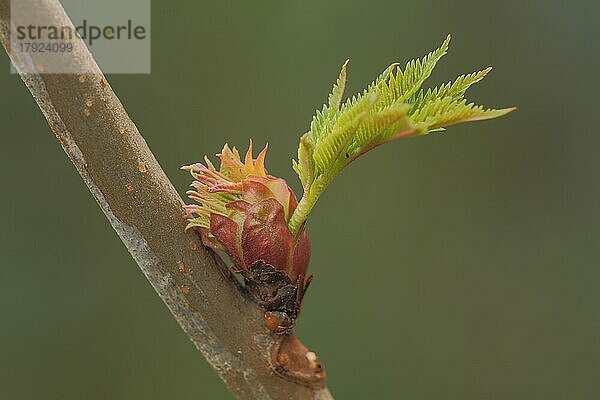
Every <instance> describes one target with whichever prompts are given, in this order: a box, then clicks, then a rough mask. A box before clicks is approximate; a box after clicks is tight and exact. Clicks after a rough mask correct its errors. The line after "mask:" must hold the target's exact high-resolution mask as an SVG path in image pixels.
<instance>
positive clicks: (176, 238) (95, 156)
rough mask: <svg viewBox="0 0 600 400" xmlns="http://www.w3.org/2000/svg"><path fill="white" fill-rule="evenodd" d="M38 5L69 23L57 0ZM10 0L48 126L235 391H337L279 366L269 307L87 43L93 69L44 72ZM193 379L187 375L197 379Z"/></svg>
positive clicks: (294, 394) (81, 55)
mask: <svg viewBox="0 0 600 400" xmlns="http://www.w3.org/2000/svg"><path fill="white" fill-rule="evenodd" d="M38 7H39V9H38V10H39V12H44V13H47V15H49V16H52V18H53V20H54V22H55V23H56V26H72V23H71V21H70V19H69V17H68V16H67V15H66V13H65V12H64V10H63V8H62V6H61V4H60V3H59V1H57V0H40V1H39V2H38ZM9 27H10V1H9V0H0V40H1V41H2V44H3V46H4V47H5V48H6V50H7V53H8V54H9V56H10V58H11V60H12V62H13V64H14V66H15V67H16V69H17V71H19V73H20V74H21V78H22V79H23V81H24V82H25V85H26V86H27V88H28V89H29V91H30V92H31V94H32V95H33V97H34V98H35V100H36V102H37V103H38V105H39V107H40V109H41V110H42V112H43V114H44V116H45V117H46V119H47V120H48V124H49V125H50V128H51V129H52V131H53V132H54V134H55V135H56V137H57V139H58V140H59V141H60V144H61V145H62V147H63V149H64V150H65V152H66V153H67V155H68V156H69V158H70V159H71V161H72V162H73V164H74V165H75V167H76V168H77V171H78V172H79V174H80V175H81V177H82V178H83V180H84V182H85V184H86V185H87V186H88V188H89V189H90V191H91V193H92V195H93V196H94V198H95V199H96V201H97V202H98V205H99V206H100V207H101V208H102V211H103V212H104V214H105V215H106V217H107V219H108V220H109V222H110V224H111V225H112V227H113V228H114V229H115V231H116V232H117V234H118V235H119V237H120V238H121V240H122V241H123V243H124V244H125V246H127V249H128V250H129V252H130V253H131V255H132V257H133V258H134V260H135V261H136V263H137V264H138V265H139V267H140V268H141V270H142V271H143V273H144V274H145V275H146V277H147V278H148V280H149V281H150V283H151V284H152V286H153V287H154V289H155V290H156V292H157V293H158V295H159V296H160V297H161V298H162V299H163V301H164V302H165V304H166V305H167V307H168V308H169V310H170V311H171V313H172V314H173V316H174V317H175V319H176V320H177V321H178V322H179V324H180V326H181V328H182V329H183V330H184V331H185V333H186V334H187V335H188V336H189V338H190V339H191V341H192V342H193V343H194V345H195V346H196V348H197V349H198V350H199V351H200V352H201V353H202V354H203V355H204V357H206V359H207V360H208V362H209V363H210V365H212V367H213V368H214V369H215V371H216V372H217V373H218V374H219V376H220V377H221V378H222V379H223V381H224V382H225V383H226V385H227V387H228V388H229V390H230V391H231V392H232V393H233V394H234V396H236V398H238V399H244V400H246V399H247V400H251V399H252V400H256V399H261V400H267V399H272V400H277V399H291V400H296V399H298V400H299V399H321V400H327V399H332V397H331V395H330V394H329V391H328V390H327V389H321V390H313V389H310V388H308V387H305V386H302V385H299V384H296V383H293V382H290V381H288V380H285V379H283V378H281V377H279V376H278V375H276V374H274V373H273V370H272V368H271V365H270V358H269V350H270V346H272V344H273V343H274V340H273V336H272V335H271V333H269V331H268V330H267V329H266V328H265V326H264V320H263V313H262V312H261V310H260V309H259V308H258V307H257V306H256V305H255V304H254V303H253V302H251V301H250V300H248V299H247V298H246V297H245V296H244V294H243V291H241V290H240V288H239V286H238V284H237V283H236V281H235V279H233V277H232V276H231V274H230V273H229V272H228V270H227V268H226V266H225V265H224V263H223V262H222V260H221V259H220V258H219V257H218V256H216V255H215V254H214V253H212V252H210V251H209V250H207V249H206V248H205V247H204V246H203V245H202V243H201V241H200V240H199V237H198V235H197V234H196V233H195V232H187V233H186V232H185V231H184V226H185V220H184V218H183V209H182V205H183V202H182V200H181V198H180V197H179V195H178V194H177V192H176V191H175V189H174V188H173V186H172V184H171V183H170V181H169V179H168V178H167V176H166V175H165V173H164V171H163V170H162V169H161V167H160V165H159V164H158V162H157V161H156V159H155V157H154V155H153V154H152V152H151V151H150V149H149V148H148V145H147V144H146V142H145V140H144V138H143V137H142V136H141V135H140V133H139V132H138V129H137V128H136V126H135V125H134V123H133V122H132V121H131V119H130V118H129V116H128V115H127V112H126V111H125V109H124V108H123V106H122V104H121V102H120V101H119V99H118V98H117V96H116V95H115V93H114V92H113V91H112V89H111V87H110V85H109V84H108V82H107V81H106V79H105V77H104V75H103V74H102V72H101V71H100V69H99V68H98V66H97V65H96V63H95V61H94V59H93V58H92V56H91V54H90V53H89V51H88V50H87V48H86V47H85V45H84V44H82V43H81V44H78V45H76V46H75V48H74V51H73V53H72V54H71V60H70V61H69V62H71V63H76V65H77V66H81V67H84V68H85V70H88V71H92V73H90V74H83V75H76V74H44V73H39V72H36V71H40V70H42V71H43V60H41V59H35V58H33V57H35V56H31V57H30V56H23V55H22V54H20V53H17V52H12V51H11V50H10V41H9V31H10V30H9ZM192 384H194V383H193V382H190V385H192Z"/></svg>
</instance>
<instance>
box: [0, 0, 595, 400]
mask: <svg viewBox="0 0 600 400" xmlns="http://www.w3.org/2000/svg"><path fill="white" fill-rule="evenodd" d="M152 6H153V10H152V12H153V19H152V24H153V25H152V41H153V42H152V74H150V75H130V76H125V75H120V76H110V77H109V80H110V82H111V84H112V85H113V88H114V89H115V91H116V92H117V94H118V95H119V96H120V98H121V100H122V101H123V103H124V105H125V107H126V108H127V110H128V111H129V113H130V115H131V117H132V118H133V120H134V121H135V122H136V123H137V125H138V127H139V128H140V131H141V132H142V133H143V135H144V136H145V138H146V140H147V141H148V143H149V145H150V147H151V148H152V149H153V151H154V153H155V155H156V157H157V158H158V160H159V161H160V163H161V164H162V166H163V168H164V169H165V171H166V172H167V174H168V175H169V177H170V178H171V179H172V180H173V182H174V184H175V186H176V187H177V188H178V189H179V190H180V192H181V193H183V192H184V191H185V190H186V186H187V184H188V183H189V178H188V176H186V174H184V173H182V172H180V171H179V170H178V168H179V166H180V165H183V164H186V163H190V162H193V161H196V160H199V159H200V158H201V156H203V155H204V154H205V153H208V154H214V153H215V152H217V151H218V150H220V148H221V146H222V145H223V143H224V142H225V141H227V142H229V143H231V144H236V145H238V146H239V147H243V148H245V146H246V143H247V140H248V137H250V136H251V137H252V138H253V139H254V141H255V143H256V144H257V145H260V146H262V145H263V144H264V143H265V142H266V141H268V142H269V146H270V148H269V151H270V154H269V157H268V159H267V162H268V167H269V170H270V172H271V173H273V174H275V175H278V176H283V177H285V178H287V179H289V180H290V182H293V183H294V185H295V188H298V187H299V185H297V183H296V177H295V175H294V173H293V171H292V170H291V167H290V159H291V157H292V156H293V155H294V154H295V151H296V146H297V142H298V137H299V135H300V134H302V133H303V132H305V131H306V130H307V128H308V124H309V121H310V118H311V116H312V114H313V111H314V109H315V108H317V107H320V105H321V104H322V103H323V102H324V101H325V99H326V95H327V93H328V90H329V89H330V87H331V84H332V82H333V80H334V79H335V77H336V76H337V73H338V70H339V67H340V65H341V64H342V62H343V61H344V60H345V59H346V58H348V57H349V58H351V63H350V70H349V79H350V92H355V91H357V90H359V89H362V87H364V86H365V85H366V84H367V83H368V82H370V80H371V79H372V78H374V77H375V75H376V74H378V73H379V72H380V71H381V70H382V69H383V68H384V67H386V66H387V65H388V64H390V63H391V62H392V61H396V60H399V61H402V62H406V61H407V60H408V59H409V58H413V57H417V56H421V55H423V54H425V53H426V52H428V51H429V50H431V49H432V48H434V47H435V46H437V45H438V44H439V43H440V42H441V41H442V39H443V38H444V37H445V35H446V34H447V33H448V32H450V33H452V34H453V38H454V40H453V43H452V45H451V50H450V54H449V55H448V56H447V57H446V58H445V59H444V60H443V61H442V62H441V64H440V65H439V66H438V69H437V70H436V72H435V73H434V75H433V76H432V78H431V80H430V83H431V84H437V83H441V82H443V81H447V80H449V79H453V78H454V77H455V76H456V75H458V74H459V73H466V72H471V71H472V70H475V69H480V68H483V67H486V66H488V65H493V66H494V71H493V73H492V74H491V75H490V76H489V77H488V78H487V79H486V80H485V81H484V82H482V83H481V84H479V85H478V86H476V87H474V88H473V89H472V90H471V91H470V96H469V97H470V98H471V99H473V100H476V101H479V102H481V103H483V104H486V105H490V106H500V107H502V106H510V105H516V106H518V107H519V110H518V111H517V112H516V113H513V114H511V115H510V116H508V117H505V118H502V119H500V120H496V121H491V122H483V123H476V124H469V125H465V126H458V127H453V128H451V129H450V130H449V132H448V133H447V134H442V135H431V136H428V137H424V138H418V139H413V140H403V141H400V142H396V143H394V144H392V145H387V146H384V147H383V148H380V149H378V150H376V151H374V152H373V153H371V154H369V155H368V156H367V157H365V158H364V159H362V160H361V161H360V162H358V163H356V164H355V165H353V166H352V167H351V168H350V169H349V170H347V171H345V173H344V174H342V176H341V177H340V178H339V179H338V180H337V181H336V182H335V183H334V185H333V187H331V188H330V190H329V191H328V192H327V193H326V194H325V196H324V197H323V198H322V200H321V201H320V203H319V204H318V207H317V208H316V210H315V212H314V214H313V215H312V217H311V219H310V224H309V231H310V234H311V238H312V241H313V257H312V263H311V270H312V272H313V273H314V274H315V277H316V279H315V281H314V284H313V286H312V287H311V289H310V291H309V293H308V296H307V297H306V301H305V306H304V312H303V315H302V318H301V320H300V326H299V333H300V336H301V338H302V339H303V341H304V342H305V343H306V344H307V345H309V346H310V347H311V349H314V350H315V351H317V352H318V353H319V355H320V356H321V358H322V360H323V361H324V362H325V364H326V366H327V368H328V371H329V376H330V380H329V382H330V386H331V389H332V391H333V393H334V394H335V395H336V398H338V399H396V398H402V399H431V400H441V399H461V400H464V399H503V400H509V399H511V400H512V399H527V400H552V399H567V398H568V399H586V400H587V399H596V398H600V379H598V378H599V376H600V375H599V374H600V294H599V290H598V287H599V283H600V282H599V280H600V269H599V268H598V267H599V261H600V243H599V237H600V236H599V234H600V220H599V215H600V213H599V211H600V209H599V208H600V207H599V205H598V196H599V195H600V183H599V181H598V170H599V167H600V162H599V158H598V147H599V145H600V137H599V136H598V133H597V132H596V131H597V128H598V125H599V122H600V121H599V118H598V110H597V102H598V97H597V93H598V86H597V85H598V83H597V82H598V78H597V71H598V64H599V62H598V61H599V60H600V44H599V42H598V38H599V34H600V28H599V27H598V24H597V15H598V11H600V10H599V6H598V5H597V3H596V2H592V1H575V2H572V3H567V2H563V1H558V0H550V1H529V2H495V1H483V2H470V1H464V0H458V1H452V2H449V1H448V2H438V1H436V2H429V1H402V2H400V1H368V2H367V1H315V0H309V1H294V2H280V1H268V2H266V1H256V2H241V1H240V2H231V1H210V2H208V1H203V2H199V1H179V2H154V4H153V5H152ZM67 11H68V10H67ZM0 62H1V63H2V64H4V65H5V67H3V68H2V70H3V71H5V72H3V73H0V93H1V94H2V96H0V121H1V127H0V129H1V130H2V142H1V144H0V182H2V190H1V193H2V196H1V197H0V221H1V229H0V320H1V321H2V322H1V324H0V399H7V400H21V399H26V400H29V399H44V400H54V399H56V400H58V399H60V400H70V399H88V400H94V399H144V400H150V399H170V398H177V399H181V400H184V399H211V400H213V399H215V400H218V399H230V398H231V396H230V395H229V394H228V392H227V391H226V389H225V388H224V386H223V385H222V384H221V382H220V380H219V379H218V378H217V376H216V375H215V374H214V373H213V371H212V370H211V369H210V368H209V366H208V364H207V363H206V362H205V361H204V359H203V358H202V357H201V356H200V354H199V353H198V352H196V351H195V350H194V348H193V346H192V344H191V343H190V342H189V341H188V339H187V338H186V336H185V335H184V334H183V333H182V331H181V330H180V329H179V327H178V325H177V323H176V322H175V320H174V319H173V318H172V317H171V315H170V314H169V312H168V311H167V309H166V307H165V306H164V305H163V304H162V303H161V301H160V300H159V298H158V297H157V296H156V295H155V293H154V292H153V290H152V289H151V287H150V285H149V284H148V282H147V281H146V280H145V279H144V277H143V275H142V274H141V272H140V271H139V269H138V268H137V266H136V265H135V264H134V262H133V261H132V259H131V257H130V256H129V254H128V253H127V251H126V249H125V247H124V246H123V245H122V243H121V242H120V241H119V239H118V238H117V236H116V235H115V233H114V232H113V231H112V229H111V227H110V226H109V224H108V223H107V221H106V220H105V218H104V216H103V215H102V213H101V212H100V209H99V208H98V207H97V205H96V204H95V202H94V201H93V199H92V197H91V196H90V194H89V193H88V191H87V189H86V188H85V186H84V185H83V183H82V181H81V179H80V178H79V176H78V175H77V174H76V172H75V169H74V168H73V167H72V165H71V164H70V162H69V161H68V159H67V157H66V156H65V154H63V151H62V150H61V148H60V146H59V144H58V142H57V141H56V139H55V138H54V137H53V135H52V134H51V132H50V130H49V128H48V126H47V124H46V121H45V120H44V119H43V117H42V115H41V113H40V112H39V110H38V108H37V106H36V104H35V102H34V101H33V99H32V98H31V95H30V94H29V93H28V91H27V90H26V89H25V88H24V85H23V84H22V82H21V81H20V79H19V78H18V77H17V76H15V75H9V73H8V59H7V57H6V55H5V54H2V55H0ZM374 199H376V201H377V202H376V203H373V201H374Z"/></svg>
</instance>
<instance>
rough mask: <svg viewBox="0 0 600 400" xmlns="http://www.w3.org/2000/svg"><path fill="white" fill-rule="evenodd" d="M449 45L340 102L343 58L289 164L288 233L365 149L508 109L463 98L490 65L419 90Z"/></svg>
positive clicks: (388, 73) (343, 83) (390, 72)
mask: <svg viewBox="0 0 600 400" xmlns="http://www.w3.org/2000/svg"><path fill="white" fill-rule="evenodd" d="M449 44H450V35H448V37H447V38H446V40H445V41H444V42H443V43H442V45H441V46H440V47H439V48H438V49H436V50H434V51H432V52H431V53H429V54H428V55H427V56H425V57H423V58H422V59H415V60H412V61H410V62H408V63H407V64H406V66H405V67H404V69H401V68H400V64H398V63H394V64H392V65H390V66H389V67H388V68H386V69H385V71H383V72H382V73H381V75H379V76H378V77H377V79H375V81H373V82H372V83H371V84H370V85H369V86H368V87H367V89H365V90H364V91H363V93H361V94H357V95H354V96H353V97H351V98H350V99H348V100H346V101H345V102H344V101H343V95H344V90H345V87H346V68H347V65H348V61H346V62H345V63H344V65H343V66H342V70H341V72H340V75H339V77H338V79H337V81H336V82H335V84H334V85H333V89H332V91H331V94H330V95H329V98H328V102H327V104H325V105H323V108H322V109H321V110H317V111H316V114H315V116H314V117H313V120H312V122H311V124H310V131H309V132H307V133H306V134H304V135H303V136H302V138H301V140H300V147H299V149H298V161H295V160H294V161H293V162H292V164H293V168H294V170H295V171H296V173H297V174H298V176H299V177H300V181H301V182H302V187H303V189H304V194H303V196H302V199H301V200H300V203H299V204H298V207H297V209H296V210H295V212H294V214H293V215H292V218H291V219H290V222H289V228H290V230H291V231H292V233H294V234H295V233H297V232H298V231H299V229H300V227H301V226H302V224H304V222H305V221H306V218H307V217H308V214H309V213H310V211H311V210H312V208H313V207H314V205H315V203H316V201H317V199H318V198H319V196H320V195H321V193H322V192H323V191H324V190H325V188H326V187H327V186H328V185H329V183H330V182H331V181H332V179H333V178H334V177H335V176H336V175H337V174H338V173H339V172H340V171H341V170H342V169H343V168H344V167H345V166H347V165H348V164H350V163H351V162H352V161H354V160H355V159H356V158H358V157H359V156H361V155H363V154H365V153H366V152H367V151H369V150H371V149H373V148H375V147H377V146H379V145H381V144H383V143H387V142H390V141H392V140H395V139H399V138H403V137H413V136H419V135H426V134H428V133H430V132H437V131H443V130H444V129H445V128H446V127H447V126H450V125H454V124H458V123H461V122H467V121H478V120H485V119H491V118H497V117H500V116H502V115H505V114H507V113H509V112H511V111H513V110H514V108H505V109H499V110H495V109H486V108H484V107H482V106H478V105H475V104H474V103H468V102H467V100H466V99H464V95H465V92H466V91H467V89H468V88H469V87H470V86H471V85H473V84H474V83H477V82H479V81H480V80H482V79H483V78H484V77H485V76H486V75H487V74H488V73H489V72H490V70H491V68H487V69H484V70H483V71H479V72H474V73H471V74H468V75H461V76H459V77H458V78H457V79H456V80H455V81H454V82H448V83H445V84H443V85H441V86H439V87H436V88H433V89H427V90H424V89H421V86H422V85H423V83H424V82H425V80H426V79H427V78H429V76H430V75H431V73H432V72H433V69H434V68H435V66H436V64H437V62H438V61H439V60H440V59H441V58H442V57H443V56H444V55H445V54H446V52H447V51H448V46H449Z"/></svg>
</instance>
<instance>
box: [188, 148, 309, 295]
mask: <svg viewBox="0 0 600 400" xmlns="http://www.w3.org/2000/svg"><path fill="white" fill-rule="evenodd" d="M266 151H267V147H265V148H264V149H263V150H262V151H261V152H260V154H259V155H258V157H257V158H256V159H253V157H252V141H250V146H249V148H248V152H247V153H246V156H245V159H244V162H242V161H241V159H240V155H239V153H238V151H237V150H236V148H235V147H234V148H232V149H230V148H229V146H228V145H225V147H224V148H223V151H222V152H221V154H217V157H218V158H219V159H220V161H221V165H220V168H219V170H217V169H216V168H215V167H214V166H213V164H212V163H211V162H210V160H208V158H206V157H205V162H206V165H204V164H193V165H190V166H188V167H184V169H186V170H189V171H190V173H191V174H192V176H193V177H194V179H195V180H194V182H193V183H192V187H193V190H190V191H189V192H188V196H189V198H190V199H192V200H193V201H195V202H196V203H197V204H193V205H188V206H186V207H187V210H188V214H189V215H188V217H189V218H188V220H189V225H188V228H189V227H198V228H199V230H200V233H201V235H202V239H203V241H204V243H205V244H206V245H207V246H210V247H212V248H215V249H222V250H224V251H225V252H226V253H227V254H228V255H229V257H230V258H231V260H232V262H233V263H234V267H235V269H236V270H237V271H244V270H248V269H249V268H250V267H251V266H253V265H254V264H256V263H257V262H259V261H262V262H263V263H265V264H268V265H271V266H272V267H274V268H275V269H277V270H279V271H282V272H283V273H285V275H287V276H288V277H289V278H290V280H291V282H292V283H296V282H297V281H298V279H300V280H302V284H301V286H300V287H301V288H303V287H304V278H305V276H306V270H307V268H308V261H309V258H310V242H309V240H308V235H307V234H306V232H305V230H304V228H303V229H301V230H300V232H299V233H298V235H297V236H294V235H292V234H291V233H290V231H289V229H288V221H289V219H290V217H291V215H292V213H293V212H294V210H295V209H296V207H297V205H298V202H297V199H296V196H295V195H294V193H293V192H292V190H291V189H290V188H289V187H288V185H287V183H286V182H285V180H283V179H281V178H276V177H273V176H271V175H268V173H267V171H266V169H265V165H264V161H265V155H266Z"/></svg>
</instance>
